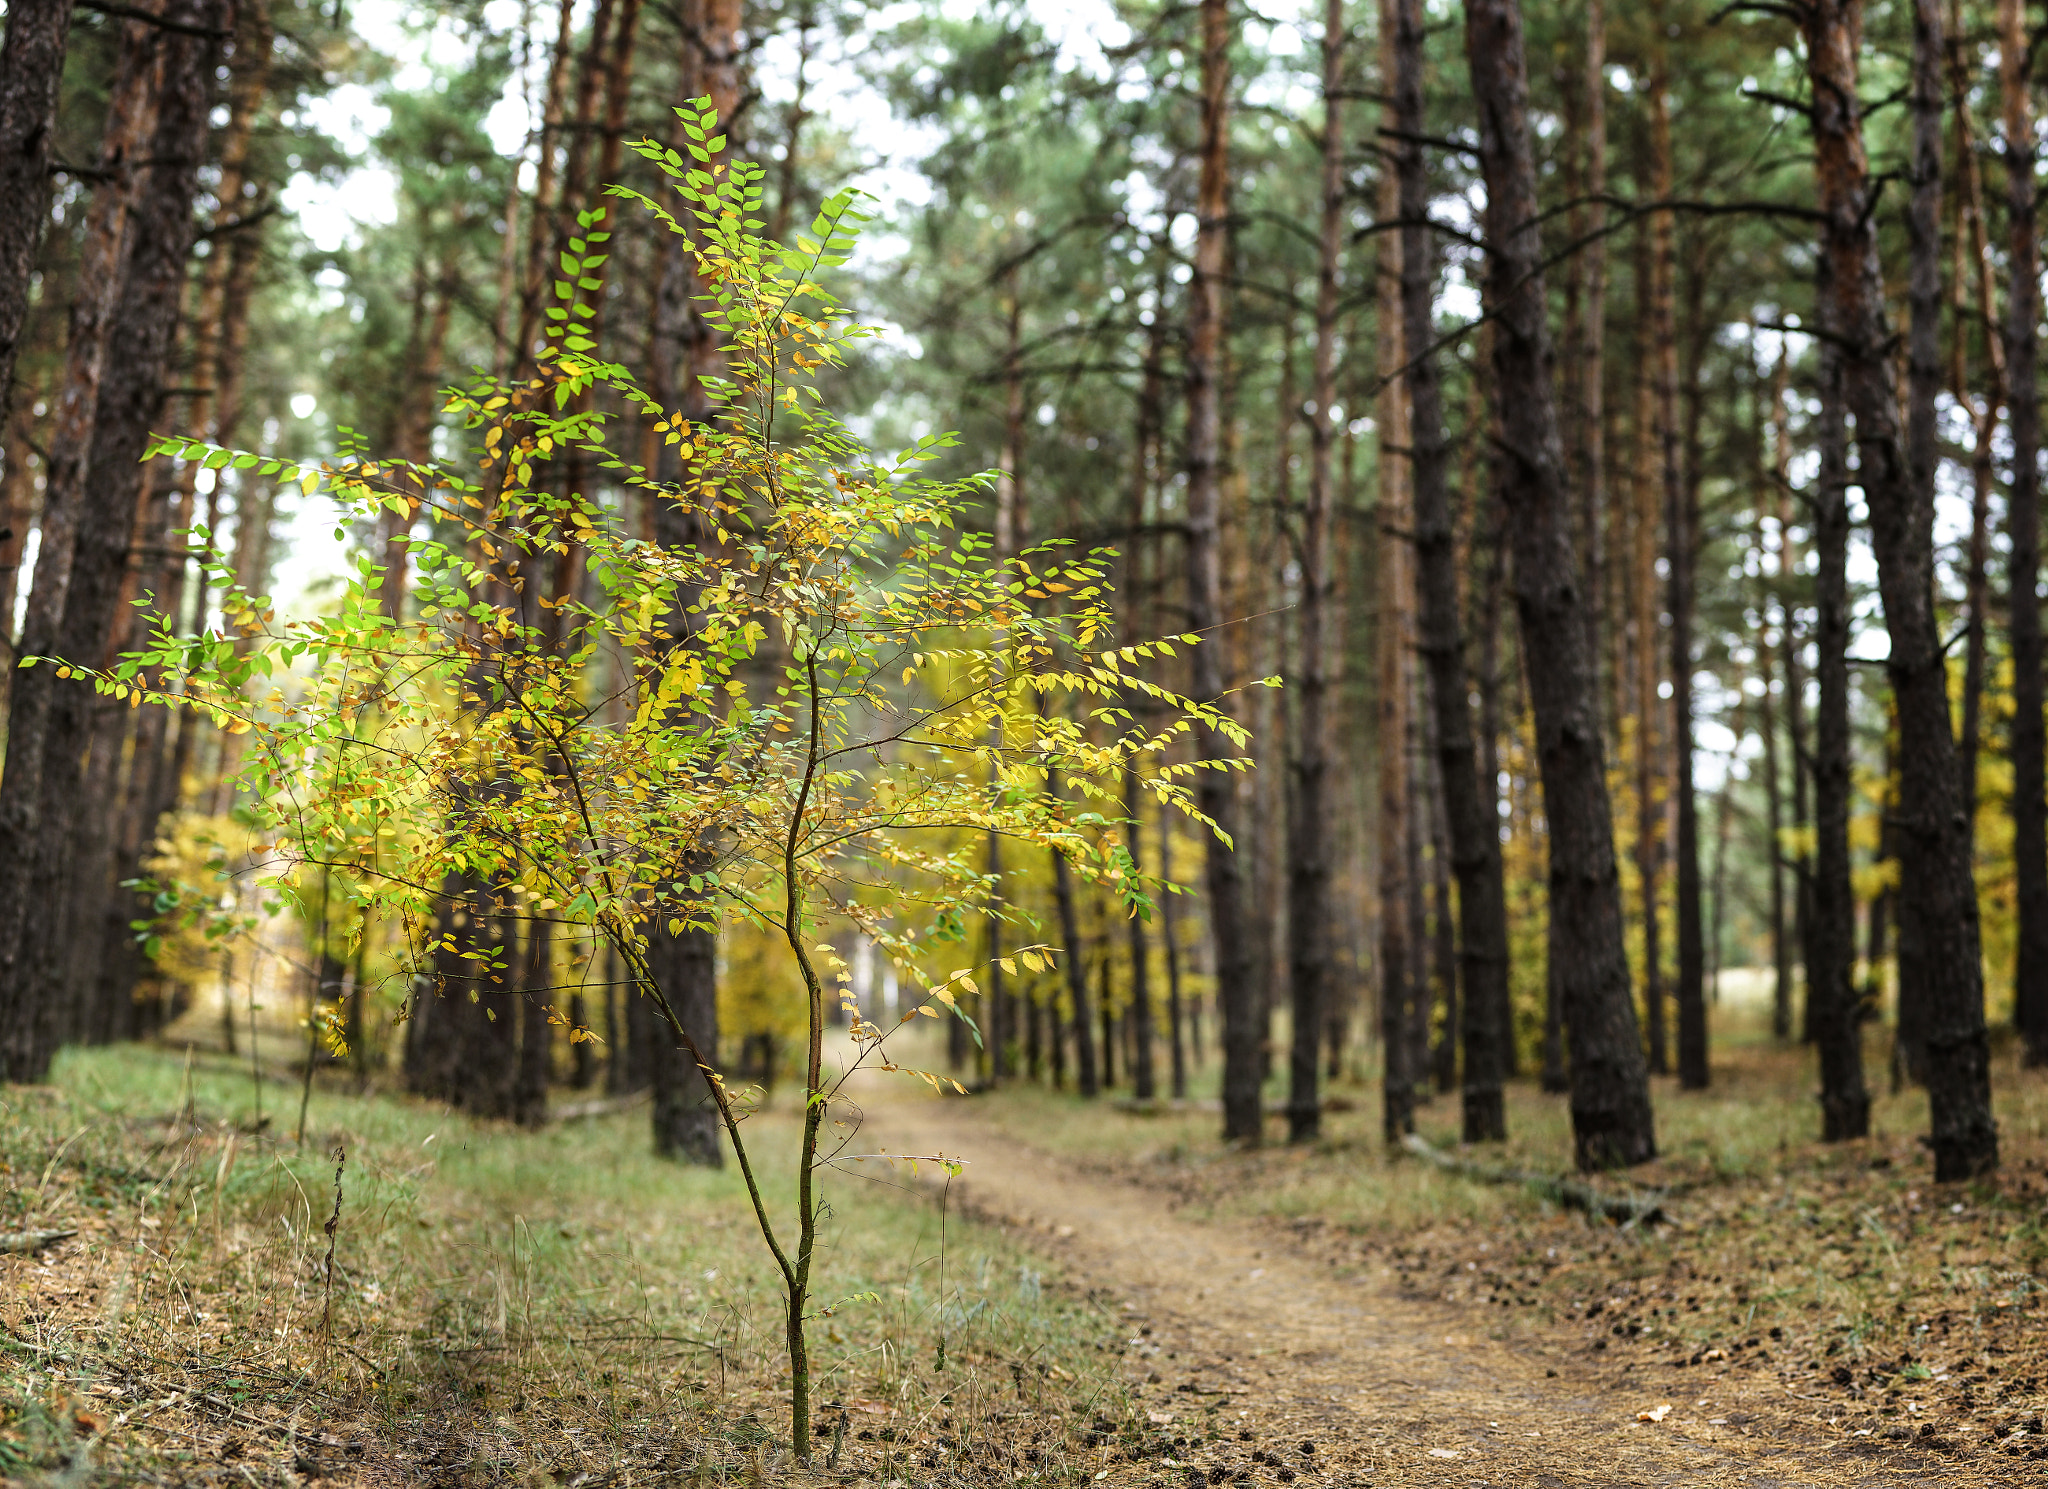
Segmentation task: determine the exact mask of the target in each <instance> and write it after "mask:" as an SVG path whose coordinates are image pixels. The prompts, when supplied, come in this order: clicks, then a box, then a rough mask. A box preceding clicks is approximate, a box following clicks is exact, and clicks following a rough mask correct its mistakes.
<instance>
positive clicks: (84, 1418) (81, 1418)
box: [71, 1411, 107, 1437]
mask: <svg viewBox="0 0 2048 1489" xmlns="http://www.w3.org/2000/svg"><path fill="white" fill-rule="evenodd" d="M71 1425H72V1426H74V1427H76V1428H77V1429H78V1435H79V1436H80V1437H97V1436H99V1434H100V1433H102V1432H104V1431H105V1430H106V1427H107V1419H106V1418H105V1417H103V1416H101V1415H100V1414H99V1413H98V1412H96V1411H75V1412H73V1413H72V1414H71Z"/></svg>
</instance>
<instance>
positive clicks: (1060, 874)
mask: <svg viewBox="0 0 2048 1489" xmlns="http://www.w3.org/2000/svg"><path fill="white" fill-rule="evenodd" d="M1052 892H1053V901H1054V904H1055V907H1056V908H1057V909H1058V911H1059V917H1060V939H1061V942H1062V943H1063V944H1062V947H1061V952H1060V954H1061V956H1062V957H1064V958H1065V960H1066V966H1067V996H1068V998H1069V999H1070V1000H1071V1001H1072V1003H1073V1007H1072V1008H1071V1009H1069V1010H1068V1013H1069V1016H1070V1018H1071V1019H1072V1020H1073V1026H1074V1081H1075V1085H1076V1087H1077V1089H1079V1091H1080V1093H1081V1094H1082V1095H1083V1096H1098V1095H1100V1094H1101V1092H1102V1087H1103V1084H1104V1083H1103V1080H1102V1077H1101V1076H1100V1074H1099V1073H1098V1072H1097V1070H1096V1067H1095V1026H1094V1024H1093V1023H1091V1022H1090V1021H1089V1018H1088V968H1087V967H1086V965H1085V964H1084V963H1083V962H1082V960H1081V921H1080V917H1079V916H1078V915H1077V914H1076V913H1075V911H1074V880H1073V875H1072V874H1071V873H1070V872H1069V871H1068V869H1067V860H1066V859H1065V858H1064V857H1063V856H1062V855H1061V854H1060V853H1059V852H1058V851H1057V850H1054V852H1053V855H1052ZM1103 1053H1104V1055H1105V1056H1106V1055H1107V1054H1108V1053H1109V1052H1108V1051H1107V1050H1105V1051H1103Z"/></svg>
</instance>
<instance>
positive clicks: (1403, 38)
mask: <svg viewBox="0 0 2048 1489" xmlns="http://www.w3.org/2000/svg"><path fill="white" fill-rule="evenodd" d="M1424 26H1425V22H1424V15H1423V7H1422V0H1396V10H1395V28H1394V62H1395V67H1394V78H1393V84H1394V87H1393V92H1394V109H1395V117H1396V120H1397V121H1398V122H1397V126H1396V127H1397V128H1398V129H1400V131H1401V137H1400V139H1399V140H1398V142H1397V144H1396V146H1395V156H1394V158H1395V169H1396V172H1397V174H1398V176H1399V181H1400V193H1401V195H1400V203H1399V212H1400V216H1401V219H1402V221H1403V222H1404V223H1407V224H1410V225H1409V226H1406V227H1404V228H1403V229H1402V241H1401V281H1400V286H1401V312H1402V333H1403V342H1404V345H1406V346H1411V347H1417V348H1420V347H1425V346H1427V345H1429V343H1430V340H1431V339H1432V335H1433V332H1432V322H1431V315H1432V308H1433V303H1434V300H1435V292H1436V278H1437V276H1436V255H1435V252H1434V244H1433V243H1432V241H1431V236H1430V232H1429V229H1427V228H1426V227H1423V226H1422V225H1421V223H1422V219H1423V217H1424V216H1425V215H1426V212H1427V208H1428V204H1429V180H1428V172H1427V161H1426V160H1425V158H1424V156H1423V150H1422V146H1421V144H1420V143H1419V142H1418V140H1417V138H1416V137H1418V136H1420V135H1422V134H1423V133H1425V132H1426V131H1425V128H1424V125H1425V122H1426V121H1425V118H1424V113H1423V103H1424V98H1423V36H1424ZM1407 391H1408V404H1409V419H1408V428H1409V432H1408V444H1409V449H1410V450H1411V451H1412V452H1413V453H1412V457H1411V460H1410V470H1411V471H1412V479H1413V483H1414V508H1415V512H1414V532H1415V562H1416V569H1417V586H1416V589H1417V598H1418V600H1419V602H1420V611H1421V614H1420V621H1421V631H1422V637H1421V650H1422V656H1423V660H1424V662H1425V663H1426V665H1427V666H1428V669H1429V685H1430V686H1429V693H1430V700H1431V704H1432V708H1433V713H1434V721H1435V726H1436V727H1435V731H1434V732H1435V737H1436V752H1437V769H1438V772H1439V776H1440V779H1441V782H1442V794H1443V806H1444V816H1445V818H1446V827H1447V835H1448V837H1449V840H1450V843H1449V847H1450V859H1451V864H1452V866H1454V867H1455V869H1456V872H1457V876H1458V910H1459V927H1458V930H1459V935H1458V949H1459V958H1460V968H1459V970H1460V971H1461V972H1462V974H1463V982H1464V1000H1463V1009H1462V1018H1461V1020H1460V1027H1459V1028H1457V1029H1456V1030H1455V1031H1452V1030H1446V1037H1447V1039H1448V1038H1449V1037H1451V1036H1452V1034H1453V1033H1455V1035H1456V1036H1457V1037H1459V1038H1460V1039H1461V1041H1462V1043H1463V1045H1464V1086H1463V1119H1464V1123H1463V1125H1464V1135H1465V1140H1466V1141H1467V1142H1492V1141H1499V1140H1500V1139H1502V1138H1504V1137H1506V1135H1507V1119H1506V1113H1505V1107H1504V1106H1503V1102H1502V1096H1501V1065H1502V1060H1501V1051H1502V1046H1503V1045H1504V1043H1505V1041H1506V1039H1507V1038H1508V1031H1507V1030H1506V1029H1505V1028H1503V1027H1502V1026H1501V1019H1502V1015H1503V1013H1504V1012H1505V1011H1506V1009H1507V1007H1508V997H1507V974H1508V941H1507V900H1506V891H1505V885H1504V881H1503V878H1502V870H1501V857H1500V827H1499V814H1498V812H1497V811H1496V810H1495V808H1494V791H1493V790H1489V789H1487V787H1486V786H1485V785H1484V784H1483V783H1482V781H1481V779H1480V761H1479V758H1478V752H1477V749H1476V747H1475V743H1474V740H1473V737H1472V714H1471V706H1470V703H1469V701H1468V699H1469V688H1470V683H1469V680H1468V678H1467V676H1466V669H1465V643H1464V637H1463V635H1462V634H1461V632H1462V629H1463V628H1462V626H1461V625H1460V617H1459V608H1458V575H1457V554H1456V545H1455V543H1454V541H1453V531H1452V515H1451V498H1450V491H1449V487H1448V482H1447V480H1446V476H1447V471H1448V463H1449V452H1448V450H1447V448H1446V446H1445V441H1444V430H1443V391H1442V385H1441V382H1440V380H1439V377H1438V373H1437V364H1436V359H1435V358H1434V357H1431V356H1421V355H1418V356H1417V357H1416V358H1415V360H1414V362H1413V364H1412V365H1411V366H1410V367H1409V368H1408V373H1407ZM1383 541H1384V540H1383ZM1390 546H1394V545H1390ZM1483 651H1484V652H1490V651H1491V648H1490V647H1484V648H1483ZM1484 665H1491V660H1490V657H1489V658H1487V660H1486V661H1485V663H1484ZM1484 686H1485V683H1484V681H1483V680H1482V687H1484ZM1496 789H1497V788H1496ZM1445 908H1447V907H1445V906H1443V905H1442V904H1441V902H1440V905H1439V914H1442V913H1443V911H1444V909H1445Z"/></svg>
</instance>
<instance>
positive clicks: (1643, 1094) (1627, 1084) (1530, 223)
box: [1465, 0, 1657, 1169]
mask: <svg viewBox="0 0 2048 1489" xmlns="http://www.w3.org/2000/svg"><path fill="white" fill-rule="evenodd" d="M1465 44H1466V53H1467V58H1468V61H1469V63H1470V67H1471V78H1472V92H1473V96H1474V98H1475V99H1476V100H1477V102H1478V110H1479V116H1480V121H1479V122H1480V128H1479V156H1480V166H1481V170H1482V172H1483V173H1484V175H1485V178H1486V213H1485V218H1484V235H1485V240H1486V249H1487V277H1488V279H1489V281H1490V283H1491V286H1492V290H1493V304H1494V307H1495V309H1496V311H1497V314H1498V319H1497V320H1496V322H1495V332H1494V370H1495V378H1496V381H1497V385H1498V388H1499V396H1500V408H1501V415H1502V418H1501V427H1502V452H1501V462H1502V478H1501V488H1500V489H1501V500H1502V505H1503V507H1504V509H1505V512H1506V517H1507V524H1508V532H1509V537H1510V541H1511V543H1512V546H1513V552H1514V587H1515V602H1516V608H1517V611H1518V612H1519V614H1520V617H1521V623H1522V627H1521V629H1522V650H1523V657H1524V664H1525V666H1526V669H1527V672H1528V677H1529V691H1530V698H1531V702H1532V703H1533V704H1534V708H1535V715H1536V730H1537V758H1538V761H1539V765H1540V769H1541V774H1542V780H1543V800H1544V815H1545V817H1546V819H1547V821H1548V822H1549V824H1550V914H1551V924H1552V941H1551V945H1552V948H1553V951H1554V952H1556V953H1559V954H1561V955H1560V958H1559V961H1560V965H1559V990H1560V993H1561V995H1562V1001H1563V1005H1564V1021H1565V1029H1566V1033H1567V1036H1568V1038H1569V1039H1570V1042H1571V1088H1572V1089H1571V1109H1572V1132H1573V1140H1574V1146H1575V1149H1576V1153H1577V1159H1578V1163H1579V1166H1580V1167H1581V1168H1584V1169H1597V1168H1608V1167H1614V1166H1617V1165H1628V1164H1635V1163H1640V1162H1643V1161H1644V1160H1646V1159H1649V1158H1652V1157H1654V1156H1656V1151H1657V1144H1656V1136H1655V1129H1654V1125H1653V1122H1652V1117H1651V1111H1650V1092H1649V1079H1648V1075H1647V1073H1646V1072H1645V1070H1644V1068H1643V1052H1642V1045H1641V1043H1640V1041H1639V1039H1638V1034H1637V1029H1636V1019H1635V1005H1634V1003H1633V1001H1632V999H1631V997H1630V991H1629V971H1628V957H1627V953H1626V952H1625V950H1624V948H1623V943H1622V911H1621V880H1620V875H1619V872H1618V870H1617V867H1616V863H1615V856H1614V829H1613V817H1612V809H1611V806H1610V803H1609V801H1608V797H1607V780H1606V761H1605V752H1604V749H1603V746H1602V743H1601V737H1600V709H1599V697H1598V690H1599V678H1598V675H1597V670H1596V668H1595V666H1594V662H1593V654H1592V649H1591V645H1590V641H1589V626H1588V624H1587V620H1586V613H1585V612H1586V605H1587V596H1586V593H1585V590H1584V587H1583V585H1582V583H1581V582H1580V576H1579V572H1578V562H1577V557H1576V554H1575V553H1574V551H1573V544H1572V514H1571V510H1570V505H1569V493H1568V491H1567V489H1566V484H1565V480H1564V470H1563V466H1564V457H1563V451H1562V446H1561V444H1560V441H1559V438H1558V429H1557V407H1556V401H1555V395H1554V392H1553V389H1554V386H1555V385H1554V382H1553V372H1552V351H1551V343H1550V328H1549V325H1548V322H1547V320H1546V303H1545V297H1544V289H1543V272H1542V261H1543V258H1542V246H1541V243H1540V241H1539V238H1538V234H1537V229H1536V226H1535V224H1536V222H1537V219H1538V216H1539V213H1538V210H1537V203H1536V167H1535V159H1534V156H1533V154H1532V152H1531V147H1530V140H1529V119H1528V98H1529V83H1528V69H1527V65H1526V62H1525V59H1524V53H1523V41H1522V16H1521V7H1520V5H1519V3H1518V0H1469V3H1468V4H1467V6H1466V9H1465Z"/></svg>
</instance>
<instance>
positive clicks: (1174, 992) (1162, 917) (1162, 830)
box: [1159, 801, 1188, 1101]
mask: <svg viewBox="0 0 2048 1489" xmlns="http://www.w3.org/2000/svg"><path fill="white" fill-rule="evenodd" d="M1173 819H1174V813H1173V809H1172V808H1171V807H1169V806H1168V805H1167V804H1166V803H1165V802H1163V801H1162V802H1161V803H1160V804H1159V877H1160V878H1161V879H1164V880H1165V881H1166V882H1167V883H1168V884H1171V883H1173ZM1178 898H1179V896H1177V895H1172V894H1162V895H1160V897H1159V939H1160V941H1161V942H1162V943H1164V950H1165V952H1166V1022H1167V1032H1168V1035H1169V1037H1170V1038H1171V1039H1172V1041H1173V1050H1172V1059H1173V1099H1174V1100H1176V1101H1180V1100H1184V1099H1185V1098H1186V1096H1187V1094H1188V1056H1187V1043H1186V1038H1185V1035H1186V1028H1185V1025H1186V1022H1187V1014H1186V1010H1185V1008H1184V1007H1183V1005H1182V1002H1181V984H1180V938H1179V936H1178V935H1176V934H1175V931H1176V927H1175V924H1174V922H1175V919H1176V915H1175V911H1174V901H1175V900H1176V899H1178Z"/></svg>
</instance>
